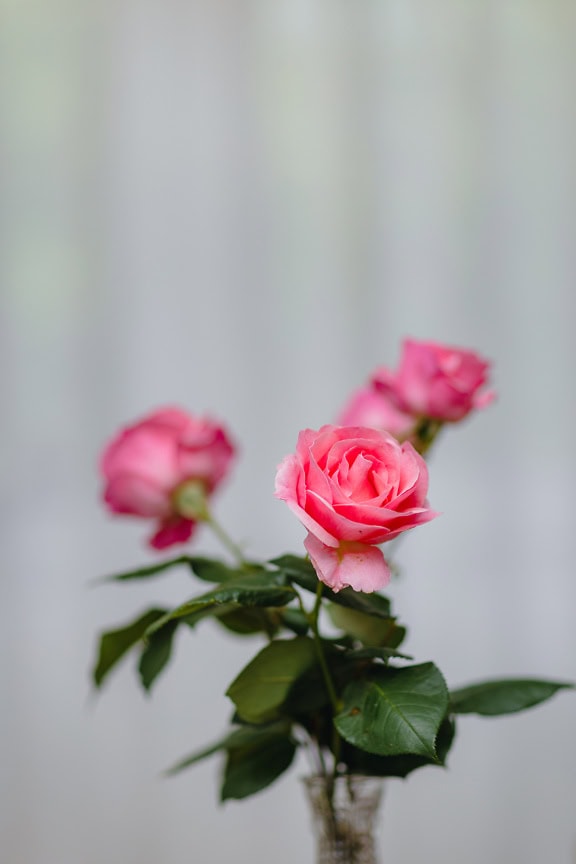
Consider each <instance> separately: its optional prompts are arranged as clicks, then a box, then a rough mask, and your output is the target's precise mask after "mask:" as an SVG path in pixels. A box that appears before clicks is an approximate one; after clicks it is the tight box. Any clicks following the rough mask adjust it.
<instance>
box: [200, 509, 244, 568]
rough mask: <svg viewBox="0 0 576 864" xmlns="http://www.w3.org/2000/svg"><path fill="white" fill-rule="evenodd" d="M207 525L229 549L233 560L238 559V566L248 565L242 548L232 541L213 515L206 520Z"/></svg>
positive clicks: (209, 515)
mask: <svg viewBox="0 0 576 864" xmlns="http://www.w3.org/2000/svg"><path fill="white" fill-rule="evenodd" d="M204 521H205V522H206V524H207V525H209V526H210V528H211V529H212V531H213V532H214V534H215V535H216V536H217V537H218V539H219V540H220V542H221V543H222V545H223V546H225V547H226V549H228V551H229V552H230V554H231V555H232V556H233V558H235V559H236V561H237V562H238V564H240V565H241V566H242V565H244V564H245V563H246V559H245V558H244V555H243V553H242V550H241V549H240V547H239V546H238V545H237V544H236V543H235V542H234V540H232V538H231V537H230V536H229V535H228V534H227V533H226V531H225V530H224V529H223V528H222V526H221V525H220V523H219V522H217V521H216V519H214V517H213V516H212V514H208V515H207V517H206V519H205V520H204Z"/></svg>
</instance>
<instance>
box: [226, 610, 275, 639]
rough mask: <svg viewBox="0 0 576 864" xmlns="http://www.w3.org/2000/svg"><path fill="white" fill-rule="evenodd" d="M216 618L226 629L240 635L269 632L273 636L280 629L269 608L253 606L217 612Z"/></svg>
mask: <svg viewBox="0 0 576 864" xmlns="http://www.w3.org/2000/svg"><path fill="white" fill-rule="evenodd" d="M215 620H216V621H217V622H218V623H219V624H222V626H223V627H225V628H226V630H230V631H231V632H232V633H237V634H238V635H240V636H252V635H254V634H255V633H267V634H268V635H269V636H273V635H274V634H275V633H276V631H277V630H278V621H276V620H274V619H273V615H272V614H270V613H269V612H268V610H267V609H258V608H255V607H252V606H248V607H241V608H240V609H232V611H231V612H224V614H222V615H220V614H216V615H215Z"/></svg>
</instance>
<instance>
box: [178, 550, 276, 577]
mask: <svg viewBox="0 0 576 864" xmlns="http://www.w3.org/2000/svg"><path fill="white" fill-rule="evenodd" d="M188 563H189V564H190V568H191V570H192V573H193V574H194V576H196V577H197V578H198V579H202V581H203V582H228V580H230V579H238V578H241V577H242V576H247V575H249V574H251V573H266V569H265V567H263V566H262V565H261V564H245V565H243V566H242V567H230V566H229V565H228V564H224V562H223V561H217V560H215V559H214V558H203V557H201V556H199V555H194V556H192V557H191V558H188Z"/></svg>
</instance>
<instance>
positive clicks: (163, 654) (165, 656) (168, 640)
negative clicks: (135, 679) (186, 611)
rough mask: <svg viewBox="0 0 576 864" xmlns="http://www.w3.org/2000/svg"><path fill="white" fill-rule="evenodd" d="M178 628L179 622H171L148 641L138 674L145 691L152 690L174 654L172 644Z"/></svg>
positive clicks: (141, 657)
mask: <svg viewBox="0 0 576 864" xmlns="http://www.w3.org/2000/svg"><path fill="white" fill-rule="evenodd" d="M177 626H178V622H177V621H171V622H170V623H169V624H167V625H166V627H163V628H162V630H158V631H157V632H156V633H153V634H152V636H150V638H149V639H148V642H147V644H146V645H145V646H144V650H143V651H142V654H141V655H140V663H139V664H138V672H139V673H140V681H141V682H142V686H143V687H144V689H145V690H150V688H151V687H152V684H153V683H154V681H155V680H156V678H157V677H158V675H160V673H161V672H162V670H163V669H164V667H165V666H166V664H167V663H168V661H169V660H170V655H171V654H172V642H173V640H174V633H175V632H176V628H177Z"/></svg>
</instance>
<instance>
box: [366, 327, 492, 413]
mask: <svg viewBox="0 0 576 864" xmlns="http://www.w3.org/2000/svg"><path fill="white" fill-rule="evenodd" d="M489 368H490V364H489V363H488V362H487V361H486V360H485V359H484V358H482V357H480V356H479V355H478V354H475V353H474V352H473V351H465V350H463V349H462V348H454V347H449V346H447V345H441V344H439V343H437V342H418V341H417V340H415V339H405V340H404V343H403V346H402V355H401V358H400V364H399V366H398V370H397V371H396V372H392V371H391V370H389V369H387V368H386V367H381V368H380V369H377V370H376V372H375V373H374V376H373V379H372V383H373V386H374V388H375V389H376V390H377V391H378V392H379V393H380V394H381V395H382V397H384V398H386V399H388V400H389V402H390V404H391V406H392V407H393V408H395V409H396V410H397V411H401V412H405V413H408V414H412V415H414V416H416V417H427V418H431V419H434V420H438V421H441V422H452V423H453V422H456V421H458V420H462V419H463V418H464V417H466V416H467V415H468V414H469V413H470V412H471V411H472V410H474V409H475V408H484V407H485V406H486V405H488V404H490V402H492V400H493V399H494V392H493V391H491V390H483V388H484V386H485V385H486V383H487V380H488V372H489Z"/></svg>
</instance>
